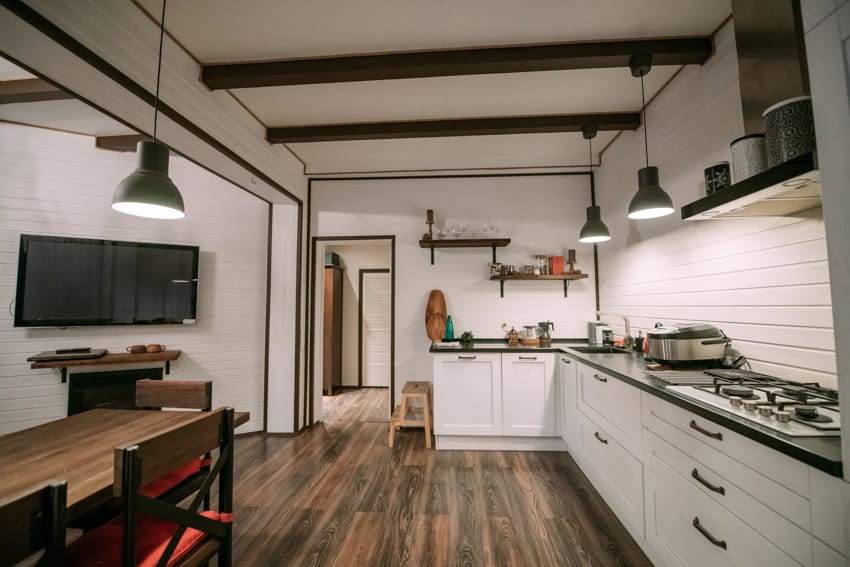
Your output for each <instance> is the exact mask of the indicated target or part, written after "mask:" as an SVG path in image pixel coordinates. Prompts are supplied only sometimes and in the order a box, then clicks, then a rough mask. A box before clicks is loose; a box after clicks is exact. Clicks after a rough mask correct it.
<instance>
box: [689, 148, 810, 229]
mask: <svg viewBox="0 0 850 567" xmlns="http://www.w3.org/2000/svg"><path fill="white" fill-rule="evenodd" d="M820 206H821V186H820V172H819V171H818V170H817V169H816V166H815V159H814V155H813V154H811V153H809V154H805V155H803V156H800V157H798V158H795V159H793V160H791V161H787V162H785V163H782V164H779V165H777V166H775V167H772V168H770V169H768V170H765V171H763V172H761V173H759V174H757V175H754V176H752V177H749V178H747V179H744V180H743V181H741V182H739V183H735V184H734V185H732V186H731V187H728V188H726V189H723V190H721V191H718V192H717V193H713V194H711V195H707V196H705V197H703V198H702V199H699V200H698V201H694V202H693V203H689V204H687V205H685V206H684V207H682V219H684V220H709V219H718V218H740V217H783V216H790V215H793V214H795V213H799V212H802V211H806V210H808V209H814V208H816V207H820Z"/></svg>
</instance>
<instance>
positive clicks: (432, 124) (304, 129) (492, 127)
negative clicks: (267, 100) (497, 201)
mask: <svg viewBox="0 0 850 567" xmlns="http://www.w3.org/2000/svg"><path fill="white" fill-rule="evenodd" d="M639 125H640V113H639V112H615V113H609V114H556V115H546V116H508V117H499V118H458V119H452V120H416V121H411V122H366V123H359V124H327V125H322V126H286V127H276V128H269V129H268V130H267V131H266V138H267V139H268V141H269V142H271V143H273V144H286V143H304V142H340V141H348V140H391V139H397V138H434V137H443V136H487V135H504V134H545V133H552V132H580V131H581V129H582V127H584V126H596V127H598V129H599V130H635V129H636V128H637V127H638V126H639Z"/></svg>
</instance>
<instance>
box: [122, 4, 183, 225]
mask: <svg viewBox="0 0 850 567" xmlns="http://www.w3.org/2000/svg"><path fill="white" fill-rule="evenodd" d="M165 3H166V0H163V1H162V17H161V18H160V20H159V22H160V25H159V61H158V63H157V69H156V98H155V102H154V107H153V140H152V141H150V142H148V141H142V142H139V143H138V145H137V146H136V154H137V159H138V162H137V163H138V165H137V166H136V170H135V171H133V173H131V174H130V175H128V176H127V177H125V178H124V179H123V180H122V181H121V183H119V184H118V188H117V189H115V194H114V195H113V197H112V208H113V209H115V210H116V211H119V212H121V213H126V214H128V215H135V216H139V217H147V218H153V219H182V218H183V217H184V216H186V213H185V212H184V209H183V197H182V196H181V195H180V191H178V190H177V187H176V186H175V185H174V182H172V181H171V179H170V178H169V177H168V148H167V147H166V146H164V145H162V144H160V143H159V142H157V141H156V121H157V120H156V119H157V116H158V114H159V80H160V76H161V75H162V40H163V36H164V34H165Z"/></svg>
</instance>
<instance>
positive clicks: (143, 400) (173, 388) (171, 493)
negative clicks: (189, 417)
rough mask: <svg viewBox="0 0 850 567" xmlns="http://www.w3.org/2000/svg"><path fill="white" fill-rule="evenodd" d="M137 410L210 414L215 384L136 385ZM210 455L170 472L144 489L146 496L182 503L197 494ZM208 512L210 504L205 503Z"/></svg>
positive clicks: (172, 382)
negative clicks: (189, 410) (191, 411)
mask: <svg viewBox="0 0 850 567" xmlns="http://www.w3.org/2000/svg"><path fill="white" fill-rule="evenodd" d="M136 407H137V408H139V409H156V410H160V409H162V408H178V409H196V410H201V411H210V410H211V409H212V382H209V381H206V382H200V381H195V380H139V381H137V382H136ZM209 463H210V455H209V454H206V455H204V456H203V457H198V458H197V459H193V460H191V461H189V462H188V463H186V464H184V465H183V466H181V467H179V468H176V469H174V470H171V471H168V472H167V473H166V474H164V475H162V476H161V477H159V478H157V479H155V480H153V481H152V482H151V483H150V484H148V485H147V486H144V487H143V488H142V490H143V492H144V493H145V495H147V496H150V497H155V498H163V499H165V500H168V501H170V502H179V501H181V500H183V499H184V498H186V497H188V496H189V495H191V494H192V493H194V492H195V491H196V490H197V489H198V488H199V487H200V484H201V479H202V478H203V477H204V475H205V473H206V471H208V470H209ZM204 504H205V508H209V500H208V499H207V500H206V501H205V502H204Z"/></svg>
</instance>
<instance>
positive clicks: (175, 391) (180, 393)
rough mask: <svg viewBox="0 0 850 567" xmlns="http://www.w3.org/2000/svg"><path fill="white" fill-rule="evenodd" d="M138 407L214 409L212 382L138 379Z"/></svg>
mask: <svg viewBox="0 0 850 567" xmlns="http://www.w3.org/2000/svg"><path fill="white" fill-rule="evenodd" d="M136 407H137V408H146V409H161V408H183V409H198V410H202V411H210V410H211V409H212V382H209V381H207V382H200V381H196V380H138V381H137V382H136Z"/></svg>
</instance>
